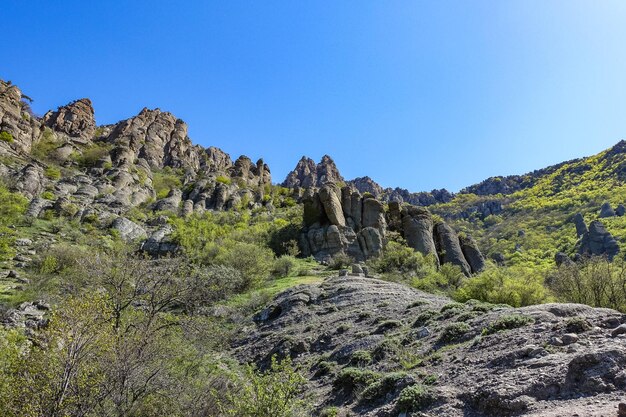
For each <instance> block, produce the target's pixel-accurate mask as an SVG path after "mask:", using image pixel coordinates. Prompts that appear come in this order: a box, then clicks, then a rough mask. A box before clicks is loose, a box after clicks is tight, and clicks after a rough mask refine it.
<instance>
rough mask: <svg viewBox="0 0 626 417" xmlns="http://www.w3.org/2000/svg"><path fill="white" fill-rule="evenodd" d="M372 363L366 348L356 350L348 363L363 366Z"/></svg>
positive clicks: (370, 355)
mask: <svg viewBox="0 0 626 417" xmlns="http://www.w3.org/2000/svg"><path fill="white" fill-rule="evenodd" d="M370 363H372V354H371V353H370V352H368V351H366V350H356V351H354V352H353V353H352V356H351V357H350V365H353V366H359V367H363V366H366V365H369V364H370Z"/></svg>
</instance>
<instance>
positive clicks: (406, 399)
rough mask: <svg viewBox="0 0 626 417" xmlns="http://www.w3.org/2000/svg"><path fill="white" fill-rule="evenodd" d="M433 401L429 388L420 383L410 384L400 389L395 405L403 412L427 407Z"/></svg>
mask: <svg viewBox="0 0 626 417" xmlns="http://www.w3.org/2000/svg"><path fill="white" fill-rule="evenodd" d="M433 401H434V396H433V394H432V393H431V392H430V390H429V389H428V388H427V387H425V386H423V385H420V384H416V385H412V386H410V387H406V388H404V389H403V390H402V391H400V395H399V396H398V403H397V407H398V409H399V410H400V411H403V412H413V411H419V410H422V409H424V408H425V407H428V406H429V405H430V404H432V403H433Z"/></svg>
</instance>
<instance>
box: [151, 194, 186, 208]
mask: <svg viewBox="0 0 626 417" xmlns="http://www.w3.org/2000/svg"><path fill="white" fill-rule="evenodd" d="M182 198H183V192H182V191H180V190H179V189H177V188H174V189H172V190H170V192H169V194H168V195H167V197H165V198H163V199H161V200H159V201H157V202H156V203H155V204H154V208H153V210H154V211H171V212H173V213H178V207H179V206H180V203H181V202H182Z"/></svg>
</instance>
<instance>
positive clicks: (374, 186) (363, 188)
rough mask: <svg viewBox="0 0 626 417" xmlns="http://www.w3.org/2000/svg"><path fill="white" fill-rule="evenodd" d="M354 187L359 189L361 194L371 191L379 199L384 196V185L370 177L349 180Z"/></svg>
mask: <svg viewBox="0 0 626 417" xmlns="http://www.w3.org/2000/svg"><path fill="white" fill-rule="evenodd" d="M348 182H349V183H350V184H351V185H352V186H354V188H356V189H357V190H359V192H360V193H361V194H365V193H370V194H371V195H373V196H374V197H375V198H377V199H381V198H382V197H383V192H384V190H383V187H381V186H380V185H379V184H378V183H377V182H376V181H374V180H373V179H371V178H370V177H359V178H355V179H353V180H351V181H348Z"/></svg>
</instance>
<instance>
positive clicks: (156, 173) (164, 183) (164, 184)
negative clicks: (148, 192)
mask: <svg viewBox="0 0 626 417" xmlns="http://www.w3.org/2000/svg"><path fill="white" fill-rule="evenodd" d="M152 173H153V176H152V187H154V191H155V192H156V196H157V199H161V198H165V197H167V195H168V194H169V192H170V191H171V190H173V189H174V188H178V189H180V188H181V187H182V181H181V178H182V176H183V173H182V172H180V171H178V170H175V169H172V168H170V167H165V168H163V169H161V170H152Z"/></svg>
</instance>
